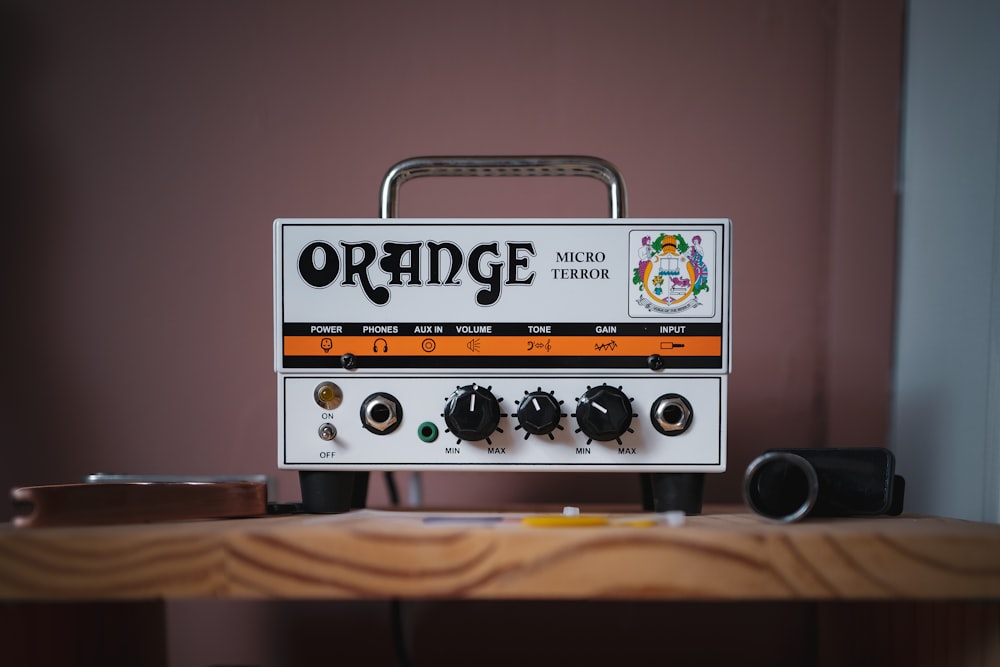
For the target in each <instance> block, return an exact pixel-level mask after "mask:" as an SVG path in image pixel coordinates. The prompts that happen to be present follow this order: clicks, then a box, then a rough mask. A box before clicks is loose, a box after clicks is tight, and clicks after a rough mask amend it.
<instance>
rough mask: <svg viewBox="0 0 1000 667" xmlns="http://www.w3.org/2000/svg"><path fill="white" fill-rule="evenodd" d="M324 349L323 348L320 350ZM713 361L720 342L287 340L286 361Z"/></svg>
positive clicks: (654, 339)
mask: <svg viewBox="0 0 1000 667" xmlns="http://www.w3.org/2000/svg"><path fill="white" fill-rule="evenodd" d="M324 345H325V346H326V347H324ZM347 352H350V353H352V354H358V355H367V354H377V355H380V356H389V357H395V356H405V357H413V356H427V357H434V356H446V357H475V356H487V357H521V356H527V355H539V356H546V355H548V356H554V357H582V356H589V355H595V354H597V355H605V356H611V357H635V356H646V355H650V354H659V355H662V356H665V357H667V356H670V357H717V356H720V355H721V354H722V338H721V337H720V336H674V337H671V336H615V335H608V336H490V335H487V336H438V337H434V336H329V337H327V336H285V338H284V353H285V356H291V357H303V356H309V357H312V356H316V355H322V354H330V355H341V354H345V353H347Z"/></svg>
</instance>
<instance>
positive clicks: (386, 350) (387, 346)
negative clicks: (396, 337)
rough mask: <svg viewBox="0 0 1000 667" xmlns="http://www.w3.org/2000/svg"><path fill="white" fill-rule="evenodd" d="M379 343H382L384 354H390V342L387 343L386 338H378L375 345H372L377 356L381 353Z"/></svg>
mask: <svg viewBox="0 0 1000 667" xmlns="http://www.w3.org/2000/svg"><path fill="white" fill-rule="evenodd" d="M379 341H382V352H388V351H389V341H387V340H386V339H385V338H376V339H375V344H374V345H372V352H375V353H376V354H378V352H379V349H378V342H379Z"/></svg>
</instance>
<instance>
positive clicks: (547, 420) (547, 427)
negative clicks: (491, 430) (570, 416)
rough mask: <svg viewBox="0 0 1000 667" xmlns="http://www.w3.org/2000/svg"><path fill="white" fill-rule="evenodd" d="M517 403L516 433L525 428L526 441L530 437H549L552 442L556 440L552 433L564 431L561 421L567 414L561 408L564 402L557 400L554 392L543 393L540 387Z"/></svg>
mask: <svg viewBox="0 0 1000 667" xmlns="http://www.w3.org/2000/svg"><path fill="white" fill-rule="evenodd" d="M515 402H516V403H517V414H516V416H517V426H515V427H514V430H515V431H516V430H517V429H519V428H523V429H524V439H525V440H527V439H528V436H529V435H547V436H549V439H550V440H555V439H556V437H555V436H554V435H552V431H554V430H556V429H557V428H558V429H560V430H561V429H562V425H561V424H560V423H559V419H560V418H562V417H565V416H566V413H564V412H562V410H560V408H559V406H560V405H562V401H558V400H556V397H555V396H554V395H553V394H552V392H548V391H542V388H541V387H539V388H538V389H536V390H535V391H533V392H531V393H528V392H527V391H526V392H524V398H522V399H521V400H520V401H515Z"/></svg>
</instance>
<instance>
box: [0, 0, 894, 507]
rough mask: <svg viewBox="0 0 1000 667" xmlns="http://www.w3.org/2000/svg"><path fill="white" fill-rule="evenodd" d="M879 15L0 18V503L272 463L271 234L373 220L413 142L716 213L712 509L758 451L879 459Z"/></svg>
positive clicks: (489, 8) (702, 10)
mask: <svg viewBox="0 0 1000 667" xmlns="http://www.w3.org/2000/svg"><path fill="white" fill-rule="evenodd" d="M901 5H902V3H901V0H893V1H888V2H878V3H870V2H865V1H864V0H842V1H839V2H837V1H832V0H830V1H822V2H819V1H817V2H802V1H800V0H771V1H765V0H755V1H752V2H751V1H747V0H728V1H724V0H718V1H715V2H697V1H693V0H692V1H687V2H680V1H669V2H668V1H663V2H638V1H632V2H621V3H608V2H597V1H578V0H577V1H569V0H566V1H562V2H557V1H553V2H544V3H540V2H527V1H509V2H503V3H492V4H489V5H486V4H484V3H469V2H458V1H455V2H447V1H443V0H425V1H424V2H419V3H417V2H369V3H365V2H311V3H310V2H299V3H277V2H274V3H264V2H251V3H158V4H156V5H153V6H150V5H148V4H146V3H101V2H99V3H78V2H45V3H30V2H23V3H16V2H15V3H6V4H5V5H4V8H3V9H0V25H4V26H5V27H4V28H3V31H4V32H5V33H7V34H6V37H7V39H6V40H5V44H6V46H5V48H7V49H9V50H10V52H11V53H12V54H13V55H14V56H16V57H13V58H6V59H5V61H6V62H7V63H8V65H7V66H6V67H7V69H4V70H3V71H2V72H0V75H2V76H3V77H4V80H3V81H0V84H2V86H3V91H4V93H3V96H4V99H5V101H4V104H3V105H2V106H4V107H5V108H4V110H3V112H2V113H3V117H2V118H3V127H0V133H2V137H3V139H4V142H5V143H4V144H3V145H4V146H6V147H8V148H6V149H5V150H4V151H2V153H3V156H4V157H3V162H4V166H3V172H2V173H3V174H4V176H5V178H4V182H5V185H6V186H7V189H8V192H7V194H6V197H5V200H6V204H7V206H6V213H7V229H6V235H5V237H6V240H5V242H4V243H3V244H2V245H0V253H2V257H0V262H2V268H0V271H2V273H0V278H2V281H3V283H2V284H3V296H2V299H3V302H2V304H0V306H2V309H3V310H2V312H3V313H4V316H5V323H6V324H5V326H4V327H3V329H2V331H3V334H2V335H3V344H4V349H5V350H7V360H6V364H5V368H4V372H3V376H2V377H3V382H2V388H0V391H2V394H0V399H2V408H0V409H2V417H0V419H2V421H0V428H2V431H0V434H2V435H0V437H2V438H3V464H2V466H0V487H3V488H6V487H10V486H14V485H22V484H36V483H50V482H60V481H73V480H75V479H77V478H78V477H79V476H81V475H82V474H85V473H87V472H93V471H127V472H162V473H223V472H225V473H276V469H275V458H276V456H275V431H276V426H275V380H274V374H273V370H272V312H271V293H272V285H271V221H272V219H273V218H275V217H279V216H331V217H350V216H375V215H377V194H378V185H379V182H380V180H381V177H382V175H383V173H384V172H385V170H386V169H387V168H388V167H389V166H390V165H391V164H393V163H394V162H396V161H397V160H399V159H401V158H404V157H409V156H412V155H418V154H445V153H455V154H494V153H500V154H510V153H587V154H593V155H598V156H601V157H604V158H606V159H608V160H611V161H612V162H614V163H616V164H617V165H618V167H619V168H620V169H621V170H622V172H623V173H624V175H625V179H626V182H627V185H628V194H629V205H630V214H631V215H632V216H635V217H656V216H693V217H707V216H722V217H730V218H732V219H733V221H734V227H735V242H736V244H735V248H736V250H735V260H734V262H735V268H734V275H735V280H734V282H735V288H734V293H735V301H734V304H735V307H734V310H735V316H734V323H735V324H734V328H735V330H734V363H735V366H734V370H733V375H732V379H731V385H730V386H731V390H730V391H731V393H730V430H729V435H730V471H729V472H727V473H725V474H723V475H718V476H714V477H711V478H710V479H709V481H708V488H707V493H708V499H709V500H710V501H726V502H737V501H739V492H738V489H739V483H740V480H741V478H742V473H743V470H744V469H745V467H746V464H747V463H748V462H749V460H750V459H751V458H753V457H754V456H755V455H756V454H757V453H759V452H760V451H762V450H763V449H765V448H768V447H772V446H823V445H874V444H884V443H885V437H886V424H887V411H888V392H889V385H888V378H889V367H890V355H891V347H890V342H891V325H892V303H891V294H892V292H891V286H892V280H893V274H894V240H893V239H894V218H895V196H894V177H895V174H894V164H895V153H896V132H897V125H898V102H899V80H900V52H901V46H900V41H901V28H902V7H901ZM10 63H13V67H12V66H11V64H10ZM604 211H605V194H604V191H603V188H602V187H601V186H600V185H599V184H597V183H595V182H593V181H583V182H577V181H575V180H572V179H570V180H557V181H550V180H538V181H523V180H520V179H517V180H508V179H503V180H496V181H494V180H475V181H470V180H468V179H465V180H460V181H452V180H448V181H441V180H437V181H418V182H415V183H412V184H408V185H407V186H405V187H404V189H403V195H402V197H401V213H402V214H403V215H413V216H477V217H478V216H493V215H496V216H526V215H539V216H590V215H603V213H604ZM426 480H427V489H426V499H427V502H428V503H430V504H444V505H455V506H484V505H497V504H501V503H506V502H534V501H546V502H555V503H560V502H588V501H598V502H632V501H637V499H638V485H637V482H636V480H635V479H633V477H632V476H630V475H604V476H601V475H590V476H583V475H563V476H558V475H529V474H520V475H515V474H502V473H496V474H487V473H481V474H471V473H459V474H455V473H452V474H443V473H442V474H429V475H427V476H426ZM280 482H281V495H282V496H283V497H284V498H285V499H292V498H295V497H297V494H298V485H297V480H296V479H295V477H294V474H293V473H282V474H280ZM371 502H372V503H373V504H376V505H380V504H385V503H386V492H385V488H384V486H383V484H382V481H381V479H380V478H375V479H374V481H373V487H372V493H371ZM7 511H8V508H6V507H4V508H3V509H2V510H0V519H3V518H5V517H6V516H9V515H8V514H7Z"/></svg>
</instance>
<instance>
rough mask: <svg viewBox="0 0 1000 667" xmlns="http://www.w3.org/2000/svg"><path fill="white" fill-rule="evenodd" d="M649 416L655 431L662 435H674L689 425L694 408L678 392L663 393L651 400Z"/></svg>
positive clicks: (682, 431) (683, 430) (692, 417)
mask: <svg viewBox="0 0 1000 667" xmlns="http://www.w3.org/2000/svg"><path fill="white" fill-rule="evenodd" d="M649 418H650V420H652V422H653V427H654V428H656V430H657V431H659V432H660V433H662V434H663V435H668V436H676V435H680V434H681V433H684V432H685V431H687V430H688V429H689V428H690V427H691V422H692V421H693V420H694V410H693V409H692V408H691V404H690V403H689V402H688V400H687V399H686V398H684V397H683V396H681V395H680V394H664V395H663V396H660V397H659V398H658V399H656V400H655V401H654V402H653V407H652V408H651V409H650V411H649Z"/></svg>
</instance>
